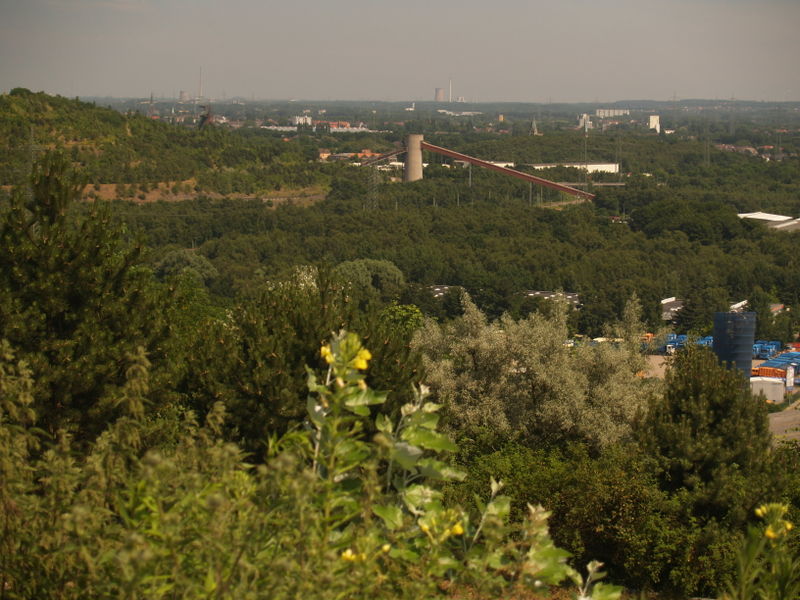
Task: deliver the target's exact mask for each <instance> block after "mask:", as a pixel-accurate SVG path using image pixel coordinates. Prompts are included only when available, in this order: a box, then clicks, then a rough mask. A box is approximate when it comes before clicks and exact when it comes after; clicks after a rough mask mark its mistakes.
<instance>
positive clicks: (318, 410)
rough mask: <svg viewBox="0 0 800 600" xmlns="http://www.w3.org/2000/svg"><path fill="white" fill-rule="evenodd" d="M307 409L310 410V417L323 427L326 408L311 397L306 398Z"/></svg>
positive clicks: (313, 421) (318, 425)
mask: <svg viewBox="0 0 800 600" xmlns="http://www.w3.org/2000/svg"><path fill="white" fill-rule="evenodd" d="M306 411H307V412H308V418H309V419H311V422H312V423H314V425H316V426H317V427H321V426H322V424H323V423H324V422H325V409H324V408H322V407H321V406H320V405H319V404H317V403H316V401H315V400H314V399H313V398H311V397H309V398H308V400H306Z"/></svg>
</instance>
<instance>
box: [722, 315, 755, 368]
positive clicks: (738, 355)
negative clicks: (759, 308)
mask: <svg viewBox="0 0 800 600" xmlns="http://www.w3.org/2000/svg"><path fill="white" fill-rule="evenodd" d="M755 334H756V313H754V312H740V313H734V312H724V313H714V354H716V355H717V358H719V361H720V363H722V364H724V365H726V366H729V367H734V368H736V369H739V370H740V371H742V373H744V375H745V377H750V369H751V367H752V365H753V341H754V339H755Z"/></svg>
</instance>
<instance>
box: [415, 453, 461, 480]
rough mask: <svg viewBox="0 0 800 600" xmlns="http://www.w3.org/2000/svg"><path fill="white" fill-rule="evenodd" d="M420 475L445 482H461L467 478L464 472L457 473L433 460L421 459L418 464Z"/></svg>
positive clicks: (440, 462) (448, 466)
mask: <svg viewBox="0 0 800 600" xmlns="http://www.w3.org/2000/svg"><path fill="white" fill-rule="evenodd" d="M418 467H419V470H420V473H422V474H423V475H424V476H425V477H430V478H431V479H442V480H445V481H452V480H455V481H463V479H464V478H465V477H466V476H467V474H466V473H465V472H464V471H459V470H458V469H455V468H453V467H451V466H450V465H448V464H447V463H444V462H442V461H440V460H436V459H435V458H423V459H421V460H420V461H419V462H418Z"/></svg>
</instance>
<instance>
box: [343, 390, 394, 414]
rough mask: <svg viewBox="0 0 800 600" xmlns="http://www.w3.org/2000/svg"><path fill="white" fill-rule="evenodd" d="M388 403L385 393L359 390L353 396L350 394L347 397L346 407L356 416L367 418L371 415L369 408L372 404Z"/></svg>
mask: <svg viewBox="0 0 800 600" xmlns="http://www.w3.org/2000/svg"><path fill="white" fill-rule="evenodd" d="M385 401H386V394H385V393H383V392H374V391H372V390H370V389H366V390H357V391H356V392H355V393H353V394H348V395H347V396H346V397H345V400H344V405H345V406H346V407H347V408H348V409H350V411H351V412H354V413H355V414H357V415H359V416H361V417H366V416H368V415H369V409H368V408H367V406H369V405H371V404H383V403H384V402H385Z"/></svg>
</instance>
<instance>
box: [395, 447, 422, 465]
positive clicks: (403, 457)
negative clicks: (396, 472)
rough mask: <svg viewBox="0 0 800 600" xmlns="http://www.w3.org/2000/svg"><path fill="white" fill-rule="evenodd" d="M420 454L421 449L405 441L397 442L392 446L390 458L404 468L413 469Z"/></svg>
mask: <svg viewBox="0 0 800 600" xmlns="http://www.w3.org/2000/svg"><path fill="white" fill-rule="evenodd" d="M421 456H422V450H421V449H419V448H417V447H416V446H412V445H410V444H407V443H405V442H398V443H396V444H395V445H394V448H392V454H391V458H392V460H393V461H395V462H396V463H397V464H399V465H400V466H401V467H403V468H404V469H406V470H409V469H413V468H414V466H415V465H416V464H417V461H418V460H419V459H420V457H421Z"/></svg>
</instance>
